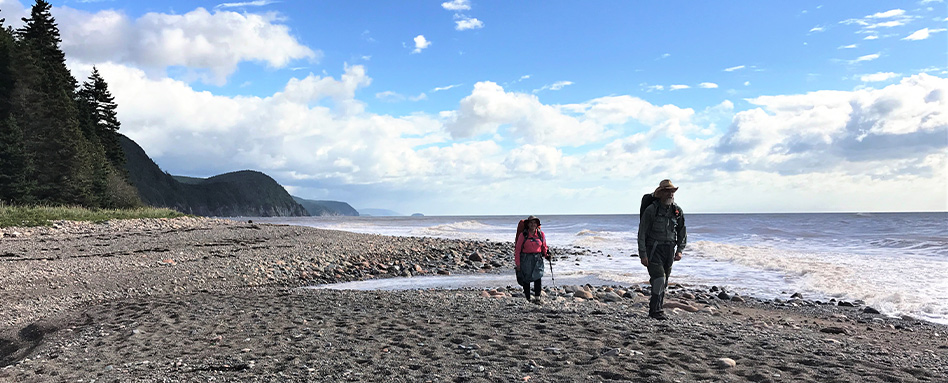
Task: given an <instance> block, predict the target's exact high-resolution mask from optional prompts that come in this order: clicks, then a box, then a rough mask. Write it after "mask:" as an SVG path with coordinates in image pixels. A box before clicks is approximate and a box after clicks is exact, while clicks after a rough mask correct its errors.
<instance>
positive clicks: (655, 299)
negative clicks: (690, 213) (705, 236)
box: [638, 180, 688, 320]
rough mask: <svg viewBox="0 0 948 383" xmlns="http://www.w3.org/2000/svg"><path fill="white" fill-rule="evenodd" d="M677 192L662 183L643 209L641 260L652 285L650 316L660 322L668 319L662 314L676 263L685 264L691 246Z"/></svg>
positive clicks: (649, 304)
mask: <svg viewBox="0 0 948 383" xmlns="http://www.w3.org/2000/svg"><path fill="white" fill-rule="evenodd" d="M677 190H678V188H677V187H675V185H673V184H672V182H671V181H670V180H662V182H661V183H659V184H658V188H657V189H655V192H653V193H652V194H651V195H649V194H646V195H645V196H643V197H642V207H643V209H639V236H638V242H639V259H640V260H641V261H642V265H643V266H645V267H647V268H648V276H649V282H650V283H651V284H652V296H651V298H650V299H649V302H648V316H649V317H650V318H653V319H658V320H665V319H668V317H667V316H665V311H664V310H662V306H663V305H664V304H665V289H666V288H667V287H668V277H669V276H670V275H671V269H672V263H673V262H675V261H680V260H681V253H682V252H683V251H684V250H685V244H686V243H687V242H688V235H687V233H686V232H685V214H684V213H683V212H682V211H681V207H679V206H678V204H676V203H675V191H677ZM646 204H647V206H646Z"/></svg>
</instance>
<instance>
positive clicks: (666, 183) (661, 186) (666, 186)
mask: <svg viewBox="0 0 948 383" xmlns="http://www.w3.org/2000/svg"><path fill="white" fill-rule="evenodd" d="M663 190H671V191H676V190H678V187H677V186H675V185H674V184H672V182H671V180H662V182H659V183H658V188H656V189H655V192H653V193H652V194H658V192H660V191H663Z"/></svg>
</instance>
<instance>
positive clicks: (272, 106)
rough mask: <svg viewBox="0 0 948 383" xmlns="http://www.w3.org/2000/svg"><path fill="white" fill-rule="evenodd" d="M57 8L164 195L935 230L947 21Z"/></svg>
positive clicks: (796, 6)
mask: <svg viewBox="0 0 948 383" xmlns="http://www.w3.org/2000/svg"><path fill="white" fill-rule="evenodd" d="M51 3H52V4H53V5H54V9H53V15H54V16H55V17H56V18H57V21H58V22H59V24H60V29H61V31H62V34H63V44H62V46H63V49H64V51H65V52H66V54H67V60H68V62H69V66H70V68H71V69H72V70H73V73H74V74H75V75H76V76H77V77H78V78H83V77H84V76H86V75H87V74H88V73H89V70H90V68H91V66H92V65H95V66H97V67H98V68H99V70H100V72H101V73H102V74H103V76H104V77H105V79H106V81H108V82H109V84H110V87H111V89H112V91H113V93H114V94H115V96H116V99H117V100H118V102H119V117H120V119H121V121H122V123H123V126H122V130H121V131H122V132H123V133H124V134H126V135H128V136H129V137H131V138H132V139H134V140H135V141H136V142H138V143H139V144H140V145H141V146H142V147H143V148H144V149H145V150H146V152H148V153H149V154H150V155H151V156H152V157H153V158H154V159H155V161H156V162H157V163H158V164H159V165H160V166H161V167H162V168H163V169H165V170H167V171H169V172H171V173H172V174H181V175H190V176H201V177H206V176H211V175H214V174H218V173H222V172H227V171H234V170H241V169H255V170H260V171H263V172H265V173H267V174H269V175H270V176H272V177H273V178H274V179H276V180H277V181H278V182H280V183H281V184H282V185H284V186H285V187H286V188H287V189H288V190H289V191H290V192H291V193H292V194H294V195H297V196H300V197H304V198H311V199H332V200H342V201H347V202H349V203H350V204H352V205H353V206H355V207H357V208H369V207H375V208H389V209H393V210H396V211H401V212H403V213H412V212H422V213H425V214H530V213H538V214H553V213H573V214H581V213H631V212H635V211H636V208H637V203H638V202H637V200H638V199H639V197H640V196H641V195H642V194H643V193H645V192H648V191H650V190H651V189H653V188H654V187H655V186H657V184H658V182H659V181H660V180H661V179H663V178H671V179H672V180H673V181H674V182H675V183H676V184H680V186H681V188H682V189H681V190H680V191H679V195H678V200H679V203H681V204H682V205H683V206H684V207H685V208H687V209H688V210H689V211H694V212H791V211H906V210H909V211H917V210H925V211H930V210H937V211H945V210H948V169H946V168H948V80H946V78H948V64H946V63H948V32H946V28H948V4H946V3H945V2H944V1H924V0H923V1H887V2H867V1H832V2H808V1H801V2H760V1H754V2H751V1H734V2H657V1H655V2H632V1H610V2H595V3H589V2H566V1H554V2H510V1H475V0H470V1H452V2H437V1H435V2H382V1H320V2H314V1H294V0H287V1H249V2H230V3H225V2H207V1H151V2H138V1H118V0H116V1H107V0H104V1H78V0H69V1H51ZM31 4H32V3H28V2H26V1H23V2H19V1H17V0H0V17H5V18H6V19H7V20H8V21H7V24H11V23H12V24H13V25H14V26H16V25H18V23H17V22H16V21H15V20H18V19H19V17H20V16H22V14H23V12H25V9H28V7H29V6H30V5H31ZM915 185H925V187H923V188H921V190H919V191H913V193H911V197H910V198H906V196H905V190H906V188H908V187H910V186H911V187H917V186H915Z"/></svg>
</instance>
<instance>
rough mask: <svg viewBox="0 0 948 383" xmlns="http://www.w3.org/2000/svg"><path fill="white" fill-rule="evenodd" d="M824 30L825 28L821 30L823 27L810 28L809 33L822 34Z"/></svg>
mask: <svg viewBox="0 0 948 383" xmlns="http://www.w3.org/2000/svg"><path fill="white" fill-rule="evenodd" d="M824 30H826V28H823V27H813V28H810V32H811V33H812V32H823V31H824Z"/></svg>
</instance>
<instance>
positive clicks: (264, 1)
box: [214, 0, 277, 8]
mask: <svg viewBox="0 0 948 383" xmlns="http://www.w3.org/2000/svg"><path fill="white" fill-rule="evenodd" d="M276 2H277V1H272V0H257V1H245V2H242V3H221V4H218V5H217V6H215V7H214V8H243V7H262V6H265V5H270V4H273V3H276Z"/></svg>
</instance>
